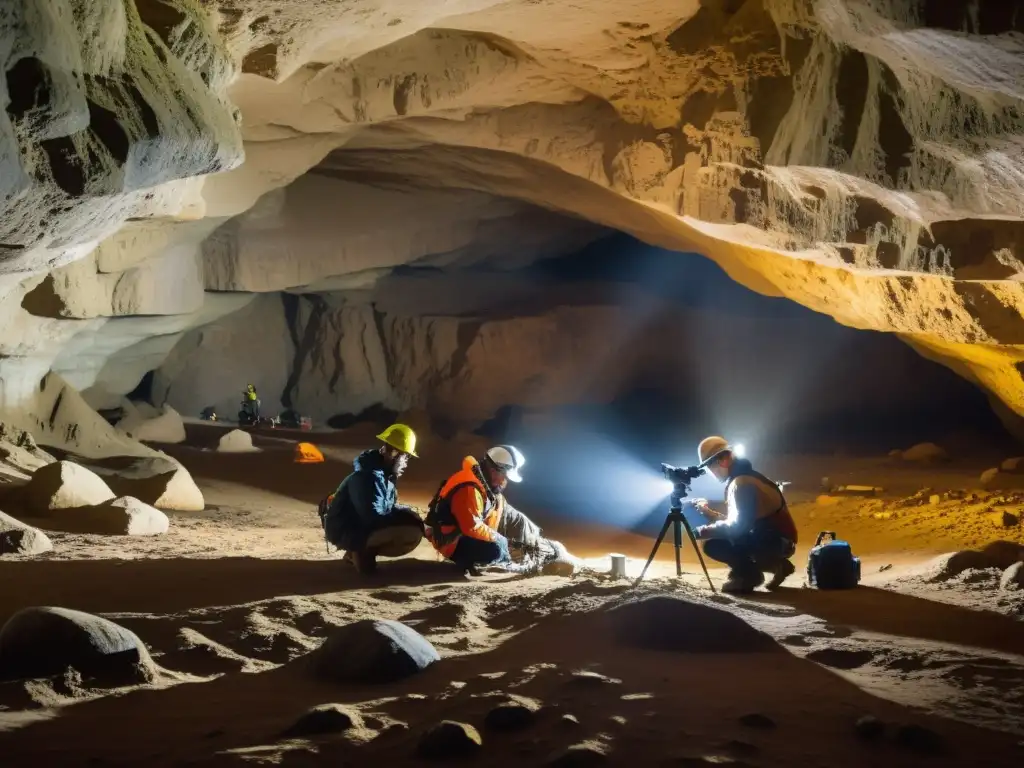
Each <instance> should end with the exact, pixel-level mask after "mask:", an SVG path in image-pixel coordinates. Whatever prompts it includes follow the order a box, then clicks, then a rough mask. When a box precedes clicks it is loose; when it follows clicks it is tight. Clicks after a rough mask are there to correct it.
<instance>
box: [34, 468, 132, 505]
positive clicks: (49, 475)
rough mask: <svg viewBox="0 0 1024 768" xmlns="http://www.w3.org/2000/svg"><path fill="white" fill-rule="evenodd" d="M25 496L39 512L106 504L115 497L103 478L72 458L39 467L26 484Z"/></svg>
mask: <svg viewBox="0 0 1024 768" xmlns="http://www.w3.org/2000/svg"><path fill="white" fill-rule="evenodd" d="M25 498H26V499H27V500H28V502H29V504H30V505H31V507H32V510H33V511H34V512H36V513H37V514H40V515H45V514H48V513H49V512H51V511H53V510H61V509H73V508H75V507H87V506H92V505H94V504H103V503H104V502H106V501H110V500H111V499H113V498H114V493H113V491H111V490H110V488H109V487H108V486H107V484H106V483H105V482H103V480H102V478H100V477H99V476H98V475H96V474H94V473H93V472H90V471H89V470H88V469H86V468H85V467H83V466H80V465H78V464H75V463H73V462H70V461H60V462H57V463H55V464H48V465H46V466H45V467H42V468H40V469H38V470H36V472H35V474H33V475H32V481H31V482H30V483H29V484H28V485H27V486H26V487H25Z"/></svg>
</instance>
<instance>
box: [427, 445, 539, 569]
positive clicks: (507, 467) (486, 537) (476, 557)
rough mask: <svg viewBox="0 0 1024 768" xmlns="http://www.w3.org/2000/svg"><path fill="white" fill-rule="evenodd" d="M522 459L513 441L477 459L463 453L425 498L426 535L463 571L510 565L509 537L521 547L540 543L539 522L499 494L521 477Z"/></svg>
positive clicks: (536, 546) (531, 548) (526, 549)
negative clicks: (427, 500)
mask: <svg viewBox="0 0 1024 768" xmlns="http://www.w3.org/2000/svg"><path fill="white" fill-rule="evenodd" d="M525 463H526V460H525V459H524V458H523V454H522V453H520V452H519V450H518V449H517V448H516V447H515V446H512V445H499V446H496V447H494V448H491V449H490V450H489V451H487V454H486V455H485V456H484V458H483V460H482V461H479V462H478V461H477V460H476V459H475V458H473V457H472V456H467V457H466V458H465V459H463V461H462V469H460V470H459V471H458V472H456V473H455V474H454V475H452V476H451V477H449V478H448V479H447V480H446V481H445V482H444V483H442V484H441V487H440V488H438V491H437V493H436V494H435V496H434V499H433V500H432V501H431V502H430V509H429V511H428V513H427V521H426V536H427V539H428V540H429V541H430V543H431V544H433V545H434V549H436V550H437V551H438V552H439V553H440V554H441V555H443V556H444V557H445V559H447V560H451V561H452V562H453V563H455V565H457V566H458V567H459V568H460V569H461V570H462V571H463V573H465V572H467V571H468V572H469V573H471V574H473V575H477V574H478V573H479V568H480V567H481V566H487V565H505V564H507V565H509V566H511V565H512V557H511V555H510V553H509V540H510V539H511V540H512V541H513V542H515V544H516V545H518V546H519V547H520V548H522V549H523V551H524V552H536V551H537V550H538V549H539V547H540V546H541V541H542V539H541V535H540V534H541V532H540V528H538V527H537V526H536V525H535V524H534V523H533V522H532V521H531V520H530V519H529V518H528V517H527V516H526V515H524V514H523V513H522V512H520V511H519V510H517V509H516V508H514V507H513V506H512V505H511V504H509V503H508V502H507V501H506V500H505V495H504V491H505V488H506V487H507V486H508V483H509V481H511V482H513V483H518V482H521V481H522V479H523V478H522V475H521V474H520V470H521V469H522V467H523V464H525ZM499 531H502V533H499Z"/></svg>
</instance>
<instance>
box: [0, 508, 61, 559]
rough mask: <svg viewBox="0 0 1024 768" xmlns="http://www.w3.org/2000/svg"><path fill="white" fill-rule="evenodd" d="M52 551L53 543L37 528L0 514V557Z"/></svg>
mask: <svg viewBox="0 0 1024 768" xmlns="http://www.w3.org/2000/svg"><path fill="white" fill-rule="evenodd" d="M52 549H53V542H51V541H50V539H49V537H48V536H47V535H46V534H45V533H43V532H42V531H40V530H39V529H38V528H33V527H32V526H30V525H25V523H23V522H21V521H20V520H15V519H14V518H13V517H11V516H10V515H5V514H4V513H3V512H0V555H10V554H18V555H41V554H43V553H44V552H49V551H50V550H52Z"/></svg>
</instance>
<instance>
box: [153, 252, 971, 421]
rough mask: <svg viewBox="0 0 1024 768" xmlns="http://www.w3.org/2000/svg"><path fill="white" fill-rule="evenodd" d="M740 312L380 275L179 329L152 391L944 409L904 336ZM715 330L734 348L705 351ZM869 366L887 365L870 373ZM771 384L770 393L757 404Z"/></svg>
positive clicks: (314, 405)
mask: <svg viewBox="0 0 1024 768" xmlns="http://www.w3.org/2000/svg"><path fill="white" fill-rule="evenodd" d="M680 258H681V257H680ZM716 271H717V270H716ZM710 277H714V275H712V276H705V275H704V274H703V273H697V274H694V275H692V277H691V278H690V279H692V280H693V281H695V282H696V281H700V284H701V285H705V286H706V287H707V289H708V290H709V291H710V293H711V295H712V296H718V297H723V298H724V296H723V294H722V293H721V292H720V291H719V290H718V288H720V287H721V285H722V283H724V284H725V285H726V286H727V287H733V288H734V290H735V291H736V292H737V293H745V292H743V291H741V289H735V287H734V286H729V283H728V279H727V278H724V277H721V275H720V274H719V276H718V282H717V283H715V282H713V281H712V280H711V279H709V278H710ZM740 298H742V297H740ZM755 298H756V297H755ZM569 302H571V304H570V303H569ZM757 304H761V302H757ZM747 309H748V307H746V306H744V307H736V306H733V305H731V304H730V303H729V302H728V301H725V300H723V301H722V302H721V309H719V308H718V307H699V308H687V307H685V306H679V305H677V304H674V303H672V302H670V301H667V300H665V299H663V298H660V297H658V296H653V295H651V294H650V293H646V292H643V291H640V290H638V289H637V288H636V287H635V286H634V287H631V286H629V285H625V284H621V283H620V284H597V283H594V284H587V285H583V284H578V283H576V284H573V285H571V286H568V287H567V286H566V285H565V284H564V283H558V282H548V283H544V282H540V281H538V279H537V278H535V277H530V276H527V275H515V274H513V275H500V274H493V273H491V274H476V275H468V274H465V273H462V274H458V275H451V274H427V275H419V276H416V275H410V276H405V277H388V278H384V279H382V280H381V281H379V282H378V284H377V285H376V286H375V287H374V288H373V289H370V290H364V291H348V292H345V293H344V294H342V295H341V296H339V295H337V294H335V295H328V296H323V295H312V296H303V297H297V296H290V295H288V294H284V295H281V294H274V295H264V296H260V297H258V298H257V299H256V300H255V301H253V302H251V303H250V304H249V305H247V306H246V307H245V308H244V309H243V310H242V311H240V312H238V313H236V314H233V315H231V316H229V317H226V318H223V319H222V320H221V321H219V322H218V323H216V324H215V325H212V326H207V327H204V328H199V329H195V330H193V331H190V332H188V333H186V334H185V335H184V337H183V338H182V341H181V342H180V343H179V345H178V346H177V347H176V348H175V350H174V352H172V354H171V355H170V357H169V358H168V360H167V362H166V363H165V364H164V365H163V366H161V368H160V369H159V370H158V371H157V372H156V374H155V376H154V378H153V387H152V396H153V397H154V399H155V401H156V402H161V401H164V400H166V401H167V402H169V403H170V405H171V406H173V407H174V408H175V409H177V410H178V411H180V412H181V413H185V414H198V413H199V412H200V411H201V410H202V409H203V408H204V407H206V406H209V405H213V406H215V407H216V409H217V412H218V413H220V414H227V415H229V418H230V417H231V416H233V414H234V413H235V412H237V410H238V404H239V399H240V392H241V388H242V386H244V383H245V382H247V381H252V382H253V383H254V384H255V385H256V388H257V391H258V392H259V393H260V397H261V398H262V402H263V407H264V409H265V410H266V411H267V412H269V413H276V412H278V410H279V409H280V408H282V407H289V406H290V407H294V408H296V409H297V410H299V411H300V412H301V413H303V414H307V415H309V416H312V418H313V419H314V422H315V423H317V424H323V423H325V422H326V421H327V420H328V419H330V418H331V417H332V416H335V415H338V414H345V413H347V414H354V413H359V412H361V411H362V410H363V409H365V408H368V407H370V406H374V405H383V406H385V407H387V408H391V409H393V410H395V411H408V410H430V411H431V412H432V413H433V414H435V415H439V416H441V417H442V418H444V419H445V420H447V421H450V422H453V423H454V424H455V426H457V427H462V428H475V427H476V426H478V425H479V424H480V423H481V422H482V421H484V420H486V419H488V418H490V417H492V416H493V415H494V414H495V412H496V411H497V410H498V409H499V408H501V407H503V406H506V405H509V404H517V405H522V406H525V407H532V408H546V407H551V406H558V405H564V404H582V403H600V402H607V400H608V399H609V398H610V397H612V396H614V395H616V394H617V393H619V392H622V391H628V390H629V389H630V388H631V387H633V386H636V385H638V384H642V385H645V386H650V385H651V384H652V383H654V384H657V385H658V386H659V387H662V388H664V390H665V391H670V392H675V393H685V396H686V397H687V398H690V399H692V400H693V401H694V402H698V401H705V400H709V398H710V397H711V392H712V389H714V390H716V391H715V393H714V397H715V398H716V402H715V403H714V405H715V408H716V409H718V411H719V412H728V411H733V412H736V411H737V410H738V409H739V410H740V411H742V412H743V413H746V412H748V410H749V409H750V408H751V404H752V403H755V402H756V403H759V405H758V407H759V408H761V409H766V410H763V412H762V413H761V414H760V415H759V418H758V421H760V422H764V421H765V420H766V418H767V417H770V420H771V421H772V422H773V423H775V424H778V423H781V422H783V421H784V420H786V419H790V418H794V417H797V418H802V419H814V418H817V419H829V418H831V419H834V418H836V417H837V416H840V415H843V413H844V411H852V410H855V409H857V408H860V407H862V403H864V402H872V403H873V404H876V407H881V405H882V404H884V405H885V406H886V407H889V408H893V409H900V408H903V409H905V410H912V409H914V408H919V407H923V406H928V405H930V406H931V407H935V408H936V410H939V409H940V407H939V406H940V404H941V403H942V398H943V397H946V396H949V392H950V389H949V388H948V387H944V386H935V387H933V388H932V387H930V388H927V389H925V390H922V388H921V386H920V382H921V381H922V379H927V378H929V374H930V373H931V371H930V370H928V369H930V368H933V367H934V366H932V365H931V364H930V363H926V362H925V361H923V360H921V359H920V358H919V357H918V356H917V355H915V354H914V353H912V352H910V351H909V350H907V349H905V348H904V347H903V346H902V345H900V344H899V343H898V342H895V341H891V342H890V343H889V344H884V343H881V342H882V341H883V340H881V339H877V338H870V337H868V338H864V337H858V335H857V334H855V333H854V332H850V331H847V330H846V329H843V328H840V327H838V326H835V325H833V324H831V323H829V322H827V321H825V320H824V319H823V318H818V317H814V316H811V317H808V315H810V313H807V312H799V311H798V313H795V314H793V316H779V315H777V314H776V315H774V316H773V315H771V314H770V313H764V312H762V310H763V309H764V308H763V307H760V308H758V307H754V311H749V312H748V311H747ZM739 310H742V311H739ZM801 315H802V316H801ZM808 320H811V321H813V322H808ZM712 328H715V329H717V330H718V331H719V332H720V333H721V334H722V336H723V338H728V339H729V344H726V345H715V344H710V345H709V344H708V343H707V338H706V335H705V334H706V332H707V331H708V330H710V329H712ZM884 341H890V340H888V339H886V340H884ZM869 342H870V343H869ZM254 361H259V363H260V365H259V367H258V368H257V367H255V365H254ZM879 369H884V370H886V371H887V375H886V376H885V377H878V376H876V375H874V374H873V371H876V370H879ZM807 370H813V371H814V374H813V375H811V376H805V375H803V373H802V372H803V371H807ZM938 372H939V373H942V371H938ZM947 378H948V379H949V381H950V382H951V383H954V384H955V383H958V382H956V381H955V379H954V376H953V375H952V374H950V375H949V376H948V377H947ZM930 380H931V381H933V382H934V381H935V379H930ZM764 386H767V387H768V388H769V389H771V390H773V391H775V392H776V393H778V396H777V397H774V398H772V399H771V401H770V402H766V401H765V399H764V397H763V387H764ZM962 389H964V390H966V389H968V386H967V385H964V386H963V387H962ZM798 402H799V403H800V408H799V409H798V410H795V409H792V408H791V407H790V406H791V405H793V404H795V403H798ZM704 405H705V406H708V407H710V405H711V403H710V402H708V403H704ZM769 411H770V413H769ZM751 415H752V416H753V415H755V414H753V413H752V414H751Z"/></svg>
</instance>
